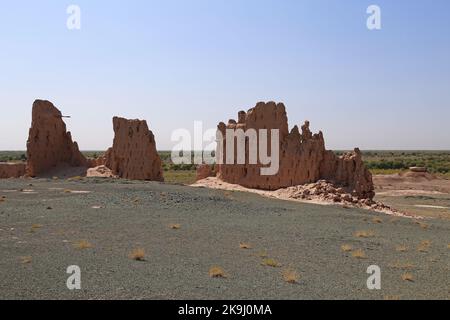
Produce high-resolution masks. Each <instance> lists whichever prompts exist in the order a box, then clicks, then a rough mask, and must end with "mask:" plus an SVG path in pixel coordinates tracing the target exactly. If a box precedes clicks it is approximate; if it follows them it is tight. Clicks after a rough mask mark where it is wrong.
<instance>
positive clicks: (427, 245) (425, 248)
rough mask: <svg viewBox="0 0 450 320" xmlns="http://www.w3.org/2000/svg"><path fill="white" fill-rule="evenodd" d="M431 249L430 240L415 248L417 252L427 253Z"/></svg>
mask: <svg viewBox="0 0 450 320" xmlns="http://www.w3.org/2000/svg"><path fill="white" fill-rule="evenodd" d="M430 247H431V241H430V240H424V241H422V242H421V243H420V244H419V246H418V247H417V250H418V251H419V252H428V250H429V249H430Z"/></svg>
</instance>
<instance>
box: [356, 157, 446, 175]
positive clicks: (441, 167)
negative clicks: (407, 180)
mask: <svg viewBox="0 0 450 320" xmlns="http://www.w3.org/2000/svg"><path fill="white" fill-rule="evenodd" d="M362 153H363V161H364V162H365V164H366V165H367V167H368V168H369V170H370V171H371V172H372V173H373V174H394V173H401V172H404V171H407V170H408V169H409V168H410V167H426V168H427V169H428V170H429V171H430V172H431V173H434V174H437V175H442V176H446V175H447V176H448V174H449V173H450V152H449V151H363V152H362Z"/></svg>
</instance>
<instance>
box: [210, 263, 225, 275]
mask: <svg viewBox="0 0 450 320" xmlns="http://www.w3.org/2000/svg"><path fill="white" fill-rule="evenodd" d="M209 276H210V277H211V278H227V275H226V274H225V271H224V270H223V269H222V268H221V267H218V266H214V267H211V268H210V269H209Z"/></svg>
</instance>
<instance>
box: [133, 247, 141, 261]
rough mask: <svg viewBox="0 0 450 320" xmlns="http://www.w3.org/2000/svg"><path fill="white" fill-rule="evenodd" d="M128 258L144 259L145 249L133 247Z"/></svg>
mask: <svg viewBox="0 0 450 320" xmlns="http://www.w3.org/2000/svg"><path fill="white" fill-rule="evenodd" d="M130 259H132V260H136V261H145V250H144V249H142V248H138V249H134V250H133V251H131V253H130Z"/></svg>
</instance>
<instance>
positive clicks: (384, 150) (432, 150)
mask: <svg viewBox="0 0 450 320" xmlns="http://www.w3.org/2000/svg"><path fill="white" fill-rule="evenodd" d="M354 149H355V148H353V149H330V151H345V152H346V151H353V150H354ZM107 150H108V149H106V150H95V149H93V150H80V152H106V151H107ZM359 150H361V151H362V152H393V151H399V152H424V151H425V152H444V151H445V152H450V149H361V148H359ZM180 151H182V150H180ZM186 151H190V152H202V151H211V150H200V151H194V150H186ZM0 152H26V150H0ZM157 152H172V150H165V149H161V150H157Z"/></svg>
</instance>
